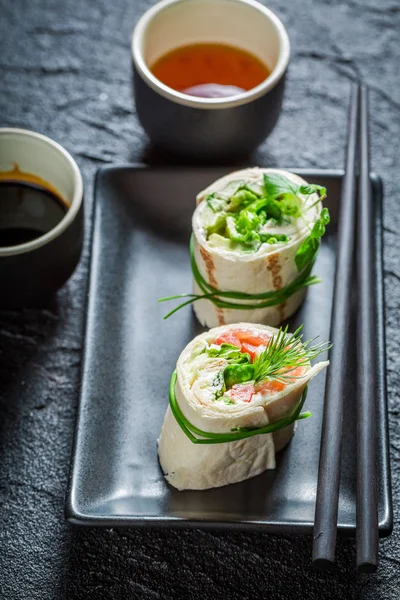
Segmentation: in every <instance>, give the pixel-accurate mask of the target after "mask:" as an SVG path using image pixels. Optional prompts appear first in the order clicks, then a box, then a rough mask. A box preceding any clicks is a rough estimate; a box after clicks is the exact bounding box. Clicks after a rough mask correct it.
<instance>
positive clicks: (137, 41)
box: [131, 0, 290, 109]
mask: <svg viewBox="0 0 400 600" xmlns="http://www.w3.org/2000/svg"><path fill="white" fill-rule="evenodd" d="M193 1H195V0H162V1H161V2H158V3H157V4H155V5H154V6H152V7H151V8H150V9H149V10H147V11H146V12H145V13H144V14H143V15H142V16H141V17H140V19H139V20H138V22H137V23H136V26H135V28H134V29H133V32H132V37H131V52H132V60H133V63H134V65H135V67H136V70H137V72H138V73H139V75H140V76H141V78H142V79H143V80H144V81H145V82H146V83H147V84H148V85H149V86H150V87H151V88H152V89H153V90H154V91H155V92H156V93H158V94H160V95H161V96H163V97H164V98H167V99H168V100H171V101H172V102H175V103H177V104H182V105H184V106H188V107H191V108H202V109H215V108H218V109H221V108H232V107H235V106H241V105H243V104H248V103H249V102H253V101H254V100H256V99H257V98H260V97H261V96H263V95H265V94H267V93H268V92H270V91H271V90H272V89H273V88H274V87H275V86H276V85H277V84H278V83H279V81H280V80H281V79H282V77H283V76H284V74H285V72H286V70H287V67H288V64H289V59H290V41H289V36H288V34H287V31H286V28H285V26H284V25H283V23H282V21H281V20H280V19H279V17H277V15H276V14H275V13H274V12H272V10H270V9H269V8H266V7H265V6H263V5H262V4H260V3H259V2H256V1H255V0H231V2H236V4H245V5H247V6H251V7H252V8H254V9H255V10H258V11H259V12H260V13H262V14H263V16H264V17H266V18H267V19H268V20H269V21H270V23H272V25H273V26H274V28H275V30H276V32H277V35H278V38H279V43H280V53H279V57H278V61H277V64H276V66H275V68H274V69H273V71H272V72H271V73H270V75H269V76H268V77H267V78H266V79H264V81H262V82H261V83H260V84H259V85H257V86H256V87H254V88H252V89H250V90H247V91H246V92H243V93H242V94H237V95H235V96H230V97H229V98H200V97H197V96H190V95H189V94H183V93H182V92H177V91H176V90H174V89H172V88H170V87H169V86H167V85H165V84H164V83H162V82H161V81H160V80H159V79H157V77H155V76H154V75H153V73H152V72H151V71H150V69H149V68H148V66H147V65H146V62H145V60H144V57H143V40H144V37H145V35H146V31H147V28H148V26H149V25H150V23H151V21H152V20H153V19H154V17H155V16H156V15H157V14H159V13H160V12H163V11H164V10H165V9H167V8H169V7H170V6H171V5H174V4H182V3H184V2H193Z"/></svg>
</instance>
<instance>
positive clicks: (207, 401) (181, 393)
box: [158, 323, 329, 490]
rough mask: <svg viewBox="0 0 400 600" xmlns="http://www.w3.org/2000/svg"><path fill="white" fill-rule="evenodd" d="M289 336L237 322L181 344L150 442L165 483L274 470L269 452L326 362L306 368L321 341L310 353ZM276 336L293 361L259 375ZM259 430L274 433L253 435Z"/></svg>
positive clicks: (284, 436)
mask: <svg viewBox="0 0 400 600" xmlns="http://www.w3.org/2000/svg"><path fill="white" fill-rule="evenodd" d="M296 334H297V332H296ZM296 334H295V335H294V336H292V335H291V334H287V333H286V331H285V332H282V330H277V329H274V328H272V327H268V326H264V325H254V324H249V323H239V324H236V325H226V326H222V327H217V328H214V329H211V330H210V331H207V332H206V333H203V334H201V335H199V336H197V337H196V338H194V339H193V340H192V341H191V342H190V343H189V344H188V345H187V346H186V348H185V349H184V350H183V352H182V353H181V355H180V357H179V359H178V362H177V367H176V374H174V375H173V377H172V379H171V390H170V405H169V406H168V408H167V411H166V414H165V418H164V422H163V425H162V429H161V435H160V439H159V444H158V454H159V460H160V464H161V467H162V470H163V472H164V475H165V478H166V479H167V481H168V482H169V483H170V484H171V485H172V486H174V487H175V488H177V489H179V490H183V489H194V490H201V489H207V488H213V487H220V486H223V485H227V484H230V483H236V482H239V481H243V480H244V479H248V478H249V477H253V476H255V475H258V474H259V473H262V472H263V471H265V470H266V469H274V468H275V453H276V452H278V451H279V450H281V449H282V448H283V447H284V446H286V444H287V443H288V442H289V441H290V439H291V437H292V435H293V432H294V425H295V421H296V419H298V418H303V415H300V410H301V407H302V398H303V397H304V394H305V391H306V387H307V384H308V382H309V381H310V380H311V379H312V378H313V377H314V376H315V375H317V373H319V372H320V371H321V370H322V369H324V368H325V367H326V366H327V365H328V364H329V363H328V362H320V363H318V364H316V365H314V366H311V364H310V360H309V359H310V358H314V357H315V356H317V355H318V354H319V353H320V352H323V351H324V350H326V349H327V346H326V344H321V345H319V346H318V349H317V347H314V350H315V351H314V353H313V349H309V348H308V347H307V343H306V344H305V346H303V345H302V342H301V339H300V338H298V341H295V339H296V338H295V336H296ZM279 340H280V342H281V344H280V346H279V347H280V349H281V350H282V348H285V349H286V350H285V352H286V351H287V350H288V349H289V350H291V349H293V352H294V351H295V350H296V352H297V354H296V357H297V358H296V359H295V366H294V367H292V368H291V370H290V371H289V370H288V369H286V370H285V367H284V368H280V370H279V372H278V373H277V374H276V375H275V377H273V376H272V377H264V378H263V377H262V376H261V379H260V373H261V375H262V371H260V369H262V366H263V364H264V363H263V361H262V358H263V357H264V359H265V353H266V352H267V350H268V351H269V352H270V355H269V359H270V358H271V352H272V354H273V357H276V356H277V354H276V351H274V349H273V348H274V343H275V345H276V344H277V341H279ZM274 352H275V354H274ZM279 364H281V363H279ZM299 365H300V366H299ZM264 366H265V365H264ZM247 371H249V372H248V373H247ZM282 374H284V377H283V380H282ZM285 376H286V378H285ZM249 378H252V379H249ZM237 379H238V381H239V383H235V381H236V380H237ZM176 411H178V412H176ZM188 423H189V425H190V427H189V425H188V427H189V429H190V430H189V432H185V431H184V429H185V424H186V425H187V424H188ZM266 427H267V429H268V428H271V427H272V428H274V427H276V431H275V432H271V433H268V432H267V433H261V432H260V428H261V429H263V428H266ZM193 431H194V433H193ZM199 431H200V432H201V434H199V433H198V432H199ZM203 434H206V435H203ZM191 436H192V437H191ZM245 436H248V437H245ZM226 438H228V440H229V439H231V438H234V439H233V440H232V441H225V440H226ZM193 440H197V443H196V442H195V441H193ZM199 440H200V442H199ZM204 440H206V441H204ZM207 440H208V441H207ZM210 440H211V441H210ZM216 440H217V441H216Z"/></svg>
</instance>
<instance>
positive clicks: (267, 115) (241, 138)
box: [132, 0, 290, 159]
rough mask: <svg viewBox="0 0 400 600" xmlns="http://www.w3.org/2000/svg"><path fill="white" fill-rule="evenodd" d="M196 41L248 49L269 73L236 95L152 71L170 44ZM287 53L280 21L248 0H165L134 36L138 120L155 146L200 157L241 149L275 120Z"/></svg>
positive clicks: (247, 147)
mask: <svg viewBox="0 0 400 600" xmlns="http://www.w3.org/2000/svg"><path fill="white" fill-rule="evenodd" d="M202 42H203V43H222V44H228V45H231V46H235V47H237V48H240V49H243V50H246V51H248V52H250V53H251V54H253V55H255V56H256V57H257V58H259V59H260V60H261V61H262V62H263V63H264V64H265V65H266V66H267V67H268V69H269V70H270V75H269V76H268V77H267V78H266V79H265V80H264V81H263V82H261V83H260V84H259V85H257V86H256V87H254V88H253V89H251V90H248V91H246V92H243V93H240V94H237V95H235V96H231V97H228V98H199V97H194V96H190V95H188V94H184V93H181V92H178V91H176V90H173V89H171V88H170V87H168V86H166V85H165V84H163V83H162V82H161V81H159V80H158V79H157V78H156V77H155V76H154V75H153V73H152V72H151V66H152V65H153V64H154V63H155V62H156V61H157V60H158V59H159V58H160V57H161V56H163V55H165V54H166V53H168V52H169V51H171V50H173V49H175V48H178V47H181V46H184V45H188V44H195V43H202ZM289 58H290V43H289V38H288V35H287V32H286V30H285V28H284V26H283V24H282V22H281V21H280V20H279V19H278V17H277V16H276V15H275V14H274V13H273V12H272V11H271V10H269V9H267V8H265V7H264V6H263V5H262V4H259V3H258V2H255V1H254V0H163V1H162V2H159V3H158V4H156V5H154V6H153V7H152V8H150V9H149V10H148V11H147V12H146V13H145V14H144V15H143V16H142V17H141V19H140V20H139V21H138V23H137V25H136V27H135V29H134V31H133V35H132V59H133V73H134V91H135V99H136V108H137V113H138V117H139V120H140V122H141V123H142V125H143V127H144V129H145V130H146V132H147V133H148V135H149V137H150V138H151V139H152V141H153V142H154V143H155V144H156V145H158V146H160V147H162V148H164V149H166V150H169V151H172V152H176V153H179V154H184V155H185V156H191V157H195V158H201V159H204V158H214V157H218V158H222V159H226V158H232V157H234V156H241V155H244V154H247V153H249V152H250V151H252V150H254V148H255V147H257V145H259V144H260V143H261V142H262V141H263V140H264V139H265V137H266V136H267V135H269V133H270V132H271V131H272V129H273V128H274V126H275V124H276V122H277V120H278V116H279V113H280V110H281V106H282V98H283V89H284V81H285V74H286V70H287V67H288V63H289ZM210 83H211V82H210Z"/></svg>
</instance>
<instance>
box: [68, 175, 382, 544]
mask: <svg viewBox="0 0 400 600" xmlns="http://www.w3.org/2000/svg"><path fill="white" fill-rule="evenodd" d="M230 170H232V169H228V168H225V169H223V168H146V167H144V166H142V165H129V166H121V167H111V168H109V167H107V168H104V169H101V170H100V171H99V172H98V174H97V178H96V186H95V200H96V203H95V216H94V231H93V243H92V256H91V272H90V287H89V299H88V308H87V323H86V340H85V353H84V361H83V369H82V385H81V397H80V405H79V412H78V419H77V427H76V435H75V442H74V450H73V459H72V468H71V475H70V482H69V490H68V496H67V503H66V515H67V518H68V520H69V521H70V522H72V523H75V524H78V525H104V526H116V525H121V526H122V525H123V526H134V527H137V526H151V525H153V526H154V525H156V526H188V527H217V528H221V527H224V528H233V529H236V528H245V529H247V528H249V529H250V528H253V529H263V530H265V531H271V532H282V533H311V531H312V526H313V520H314V510H315V494H316V486H317V471H318V460H319V445H320V431H321V419H322V408H323V399H324V389H325V376H324V374H320V375H319V376H318V377H317V378H316V379H315V380H313V382H312V384H311V385H310V389H309V394H308V398H307V409H309V410H311V411H312V413H313V416H312V418H311V419H309V420H307V421H304V422H302V423H301V424H300V425H299V426H298V428H297V432H296V435H295V437H294V438H293V440H292V442H291V443H290V445H289V446H288V448H287V449H286V450H284V451H283V452H281V453H280V454H279V455H278V461H277V468H276V469H275V470H274V471H266V472H265V473H263V474H261V475H259V476H258V477H254V478H252V479H249V480H248V481H245V482H242V483H238V484H235V485H230V486H227V487H223V488H218V489H212V490H207V491H184V492H178V491H176V490H174V489H173V488H171V487H170V486H169V485H167V483H166V482H165V480H164V478H163V475H162V472H161V469H160V466H159V464H158V460H157V438H158V436H159V433H160V428H161V424H162V420H163V417H164V413H165V410H166V408H167V404H168V384H169V379H170V375H171V372H172V371H173V369H174V367H175V363H176V360H177V358H178V355H179V354H180V352H181V350H182V349H183V348H184V347H185V345H186V344H187V343H188V342H189V341H190V340H191V339H192V338H193V337H194V335H196V334H197V333H199V332H200V331H201V329H200V326H199V325H198V323H197V322H196V320H195V318H194V316H193V314H192V311H191V309H190V308H189V307H187V308H185V309H183V310H181V311H179V312H178V313H177V314H176V315H174V316H173V317H171V318H170V319H168V320H167V321H163V315H164V314H165V313H166V312H167V310H168V306H167V305H165V304H159V303H157V299H158V298H159V297H162V296H169V295H172V294H176V293H180V292H188V291H190V290H191V285H192V281H191V272H190V266H189V253H188V241H189V235H190V220H191V215H192V212H193V209H194V206H195V201H194V199H195V195H196V193H197V192H198V191H199V190H201V189H203V188H204V187H205V186H207V185H208V184H210V183H211V182H212V181H214V180H215V179H217V178H218V177H220V176H221V175H223V174H225V173H226V172H229V171H230ZM292 170H293V171H295V172H297V173H299V174H300V175H302V176H303V177H304V178H305V179H306V180H308V181H310V182H312V183H318V184H321V185H324V186H326V187H327V189H328V201H327V206H328V207H329V209H330V212H331V217H332V220H331V224H330V226H329V228H328V231H327V234H326V236H325V237H324V239H323V243H322V245H321V249H320V252H319V256H318V260H317V263H316V265H315V268H314V272H315V273H317V274H319V275H321V276H322V278H323V283H321V284H319V285H315V286H313V287H311V288H310V289H309V291H308V294H307V298H306V301H305V303H304V305H303V306H302V308H301V309H300V310H299V311H298V312H297V314H296V315H295V316H294V317H293V318H292V319H291V320H290V326H291V328H295V327H296V326H297V325H298V324H300V323H304V333H305V337H306V338H308V337H313V336H316V335H319V336H321V337H322V338H324V339H328V338H329V328H330V314H331V301H332V291H333V290H332V287H333V276H334V268H335V252H336V250H335V247H336V233H337V231H336V228H337V215H338V209H339V206H340V185H341V180H342V173H341V172H339V171H310V170H299V169H292ZM372 182H373V190H374V204H375V209H376V229H375V233H376V236H375V237H376V239H375V248H376V253H375V256H376V287H375V289H374V290H371V293H373V294H375V297H376V302H377V314H378V318H377V339H378V353H377V354H378V357H379V364H378V388H377V401H378V417H379V419H378V422H377V427H378V435H379V530H380V535H382V536H385V535H389V534H390V532H391V529H392V506H391V491H390V471H389V452H388V447H389V445H388V432H387V406H386V387H385V339H384V312H383V311H384V305H383V287H382V283H383V278H382V235H381V234H382V185H381V181H380V179H379V178H378V177H376V176H374V177H372ZM244 320H245V319H244ZM353 341H354V344H352V345H351V348H350V349H349V361H348V362H349V372H348V373H347V374H346V378H347V379H346V398H345V407H346V409H345V410H346V412H345V415H344V446H343V464H342V478H341V489H340V504H339V518H338V527H339V532H340V533H342V534H344V535H354V533H355V523H356V514H355V510H356V503H355V493H356V470H355V469H356V465H355V457H356V452H355V354H354V347H355V340H353Z"/></svg>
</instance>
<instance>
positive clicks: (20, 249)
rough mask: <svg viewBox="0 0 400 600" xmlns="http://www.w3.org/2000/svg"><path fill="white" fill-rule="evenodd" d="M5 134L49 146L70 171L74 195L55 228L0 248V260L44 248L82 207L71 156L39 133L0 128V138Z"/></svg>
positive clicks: (79, 181) (79, 177)
mask: <svg viewBox="0 0 400 600" xmlns="http://www.w3.org/2000/svg"><path fill="white" fill-rule="evenodd" d="M7 134H8V135H9V134H12V135H16V136H21V137H30V138H35V139H38V140H40V141H41V142H44V143H45V144H48V145H49V146H51V147H52V149H53V150H54V151H56V152H58V153H60V154H62V155H63V156H64V158H65V159H66V160H67V162H68V163H69V165H70V167H71V169H72V176H73V179H74V194H73V197H72V201H71V204H70V207H69V208H68V210H67V212H66V213H65V216H64V217H63V218H62V219H61V221H60V222H59V223H57V225H56V226H55V227H53V229H50V231H48V232H47V233H45V234H43V235H41V236H40V237H38V238H36V239H34V240H31V241H30V242H25V243H23V244H18V245H16V246H6V247H0V258H1V257H4V256H15V255H17V254H25V253H27V252H31V251H33V250H37V249H38V248H40V247H41V246H44V245H45V244H48V243H49V242H51V241H52V240H54V239H56V238H57V237H59V236H60V235H61V234H62V233H63V232H64V231H65V230H66V229H68V227H69V226H70V225H71V223H72V222H73V221H74V219H75V217H76V215H77V214H78V212H79V210H80V208H81V206H82V200H83V180H82V174H81V172H80V169H79V167H78V165H77V164H76V162H75V160H74V159H73V158H72V156H71V154H70V153H69V152H68V151H67V150H65V148H63V147H62V146H61V145H60V144H59V143H58V142H55V141H54V140H52V139H51V138H49V137H47V136H45V135H42V134H41V133H36V132H35V131H30V130H29V129H19V128H14V127H0V137H2V136H3V135H7Z"/></svg>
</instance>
